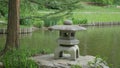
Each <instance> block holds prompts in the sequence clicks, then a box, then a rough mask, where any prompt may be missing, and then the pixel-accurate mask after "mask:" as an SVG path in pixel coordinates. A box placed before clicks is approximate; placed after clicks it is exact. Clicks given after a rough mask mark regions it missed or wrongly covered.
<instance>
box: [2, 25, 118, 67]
mask: <svg viewBox="0 0 120 68" xmlns="http://www.w3.org/2000/svg"><path fill="white" fill-rule="evenodd" d="M58 37H59V36H58V32H57V31H45V30H38V31H35V32H33V33H32V34H29V35H21V37H20V45H21V46H23V47H25V48H28V49H33V50H34V49H37V50H40V49H45V50H46V51H49V52H53V51H54V49H55V48H56V46H57V45H58V44H57V42H56V39H57V38H58ZM76 38H77V39H79V40H80V44H79V47H80V54H81V55H93V56H97V55H98V56H101V57H105V58H107V62H108V63H109V64H112V67H111V68H120V26H109V27H88V28H87V31H79V32H77V33H76ZM3 45H5V35H0V48H1V47H3Z"/></svg>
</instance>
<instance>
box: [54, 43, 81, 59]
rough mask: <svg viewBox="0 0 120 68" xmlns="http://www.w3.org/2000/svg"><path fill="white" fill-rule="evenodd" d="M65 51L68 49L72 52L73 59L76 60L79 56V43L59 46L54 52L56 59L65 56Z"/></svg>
mask: <svg viewBox="0 0 120 68" xmlns="http://www.w3.org/2000/svg"><path fill="white" fill-rule="evenodd" d="M64 51H67V52H68V53H70V56H71V58H70V59H71V60H76V59H77V58H79V47H78V45H71V46H64V45H63V46H58V47H57V48H56V49H55V53H54V57H55V59H59V58H62V57H64Z"/></svg>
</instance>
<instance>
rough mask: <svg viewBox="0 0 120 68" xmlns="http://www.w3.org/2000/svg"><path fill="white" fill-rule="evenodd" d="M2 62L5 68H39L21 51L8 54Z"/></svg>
mask: <svg viewBox="0 0 120 68" xmlns="http://www.w3.org/2000/svg"><path fill="white" fill-rule="evenodd" d="M2 61H3V64H4V66H5V68H38V67H37V64H36V63H35V62H34V61H32V60H30V59H28V56H27V55H26V54H25V53H24V52H23V51H20V50H14V51H9V52H7V53H6V54H5V56H4V57H3V58H2Z"/></svg>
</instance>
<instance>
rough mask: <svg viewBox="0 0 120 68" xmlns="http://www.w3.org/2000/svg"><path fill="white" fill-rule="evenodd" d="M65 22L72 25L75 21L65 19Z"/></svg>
mask: <svg viewBox="0 0 120 68" xmlns="http://www.w3.org/2000/svg"><path fill="white" fill-rule="evenodd" d="M63 24H64V25H72V24H73V22H72V20H65V21H64V23H63Z"/></svg>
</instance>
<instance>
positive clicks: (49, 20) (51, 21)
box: [43, 16, 60, 27]
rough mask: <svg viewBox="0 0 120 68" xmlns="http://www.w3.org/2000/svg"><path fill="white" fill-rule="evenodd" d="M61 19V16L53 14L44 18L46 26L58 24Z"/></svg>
mask: <svg viewBox="0 0 120 68" xmlns="http://www.w3.org/2000/svg"><path fill="white" fill-rule="evenodd" d="M59 20H60V17H59V16H51V17H47V18H44V19H43V21H44V26H45V27H49V26H53V25H56V24H57V23H58V21H59Z"/></svg>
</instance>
